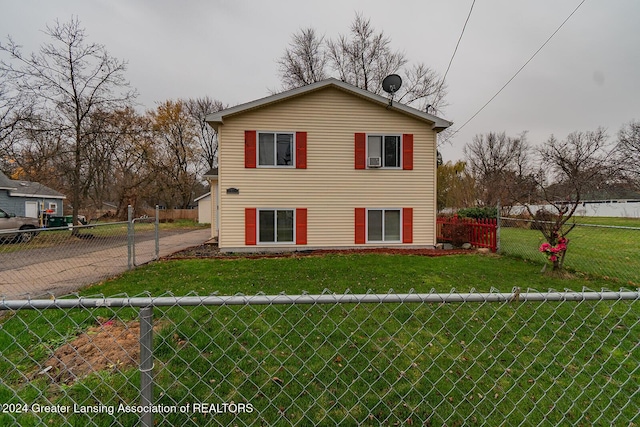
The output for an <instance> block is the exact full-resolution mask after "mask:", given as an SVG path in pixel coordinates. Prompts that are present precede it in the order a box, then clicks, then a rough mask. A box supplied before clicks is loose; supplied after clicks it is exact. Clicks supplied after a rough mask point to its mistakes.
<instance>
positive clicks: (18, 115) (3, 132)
mask: <svg viewBox="0 0 640 427" xmlns="http://www.w3.org/2000/svg"><path fill="white" fill-rule="evenodd" d="M0 71H2V70H0ZM32 117H33V109H32V108H31V106H30V105H29V104H27V103H25V102H24V99H23V98H22V97H21V96H20V94H19V93H14V92H13V91H12V88H11V85H10V84H9V77H8V76H7V73H6V72H1V73H0V169H3V167H2V165H3V164H5V165H6V163H7V162H13V161H14V159H13V158H12V156H11V153H10V151H11V150H10V149H11V147H12V146H13V144H14V141H15V138H14V137H15V136H16V134H17V133H18V130H19V128H20V125H21V124H23V123H24V122H26V121H28V120H30V119H31V118H32Z"/></svg>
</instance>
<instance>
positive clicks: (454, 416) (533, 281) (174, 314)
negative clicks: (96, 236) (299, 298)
mask: <svg viewBox="0 0 640 427" xmlns="http://www.w3.org/2000/svg"><path fill="white" fill-rule="evenodd" d="M539 269H540V266H539V265H537V264H535V263H530V262H526V261H522V260H517V259H510V258H506V257H497V256H481V255H467V256H449V257H440V258H427V257H416V256H400V255H393V256H391V255H373V254H369V255H348V256H347V255H328V256H323V257H294V258H276V259H253V260H251V259H245V258H237V259H224V260H222V259H209V260H182V261H170V262H160V263H154V264H151V265H148V266H145V267H143V268H140V269H137V270H135V271H133V272H130V273H127V274H124V275H122V276H121V277H119V278H116V279H114V280H111V281H108V282H106V283H103V284H101V285H99V286H95V287H92V288H90V289H87V290H85V291H84V292H83V295H85V296H91V295H109V296H114V295H123V294H126V295H129V296H134V295H140V294H145V295H147V294H150V295H155V296H160V295H166V294H167V293H172V294H175V295H185V294H188V293H197V294H199V295H208V294H211V293H213V292H218V293H219V294H220V295H234V294H238V293H242V294H246V295H256V294H258V293H265V294H270V295H273V294H278V293H281V292H284V293H286V294H289V295H295V294H300V293H303V292H308V293H311V294H318V293H327V292H335V293H344V292H351V293H365V292H369V291H372V292H377V293H387V292H389V290H390V289H393V291H392V292H396V293H404V292H410V291H412V290H413V291H415V292H434V291H435V292H450V291H451V290H452V289H453V288H456V289H457V290H458V291H459V292H466V291H470V290H472V289H474V290H476V291H478V292H487V291H490V290H491V289H494V288H497V289H498V290H500V291H504V292H509V291H511V289H512V288H513V287H521V288H523V289H527V288H534V289H538V290H541V291H542V290H547V289H549V288H553V289H560V290H562V289H565V288H568V289H574V290H581V289H582V288H583V287H588V288H591V289H600V288H603V287H605V288H607V287H612V285H615V283H614V282H611V281H608V280H605V279H603V278H588V277H584V276H580V275H574V276H567V277H564V278H558V277H549V276H546V275H541V274H539ZM113 318H117V319H119V321H123V322H129V321H134V320H135V319H136V318H137V311H136V310H133V309H109V308H103V309H99V310H73V311H65V312H63V311H60V310H50V311H47V312H44V313H36V312H28V311H23V312H19V313H13V314H12V315H11V316H9V317H8V318H6V319H5V320H4V321H3V323H2V328H1V329H0V348H2V350H3V351H2V357H1V358H0V369H1V370H2V371H3V373H4V375H3V379H2V386H0V402H7V403H18V402H23V403H26V404H29V405H32V404H34V403H41V404H59V405H72V402H73V401H75V402H78V403H79V404H80V405H106V406H109V405H118V404H119V403H121V402H124V403H125V404H131V405H135V404H137V402H138V400H139V397H138V389H139V386H140V383H139V373H138V372H137V370H136V369H135V368H133V367H132V368H127V367H118V366H117V363H114V366H113V367H111V368H110V369H106V370H103V371H100V372H96V373H93V374H91V375H89V376H87V377H84V378H82V379H80V380H78V381H75V382H67V383H60V382H55V381H51V380H50V379H48V377H47V376H46V375H38V372H39V371H40V370H41V369H42V363H43V362H44V361H45V360H46V359H47V358H48V357H49V355H50V354H51V353H52V351H53V350H55V349H56V348H58V347H59V346H60V345H62V344H63V343H65V342H69V341H70V340H72V339H73V338H75V337H76V336H77V335H78V333H79V332H81V331H87V330H90V329H89V328H91V327H96V326H99V325H100V322H104V319H113ZM154 318H155V322H156V323H155V325H156V328H157V330H156V333H155V335H156V336H155V342H154V353H155V357H156V361H155V370H154V372H155V377H156V381H157V383H156V389H155V390H156V392H155V396H156V400H157V403H159V404H164V405H169V406H171V405H176V406H181V405H185V404H187V403H194V402H208V403H224V402H236V403H242V402H246V403H250V404H252V405H253V407H254V408H255V410H254V412H253V413H246V414H238V415H235V416H234V415H230V414H217V415H211V414H209V415H204V414H201V413H195V412H192V413H189V414H186V415H184V414H170V415H167V416H166V417H165V416H159V415H157V416H156V420H158V421H159V422H160V424H161V425H198V426H200V425H230V424H240V425H243V424H251V425H338V424H342V425H432V426H440V425H449V426H452V425H566V424H572V425H625V426H628V425H635V424H637V423H638V422H639V421H640V420H639V415H638V405H637V401H634V400H633V398H634V396H636V395H637V391H638V389H639V384H640V373H639V372H638V366H639V365H640V355H639V354H638V352H639V350H638V342H637V339H638V336H639V335H640V325H639V324H638V319H639V318H640V307H638V304H637V302H636V303H632V302H622V301H619V302H604V301H600V302H594V303H518V302H514V303H484V304H480V303H466V304H384V305H383V304H371V305H357V304H347V305H341V306H338V305H309V306H248V305H245V306H227V307H215V308H214V307H171V308H162V309H160V308H156V309H155V311H154ZM14 392H16V393H17V394H18V396H19V399H20V400H17V399H16V397H15V396H14ZM48 402H49V403H48ZM14 416H15V415H9V414H0V424H1V425H9V424H11V423H13V419H14V418H13V417H14ZM39 416H40V418H38V417H36V416H34V415H33V414H25V415H19V416H17V417H16V418H17V420H18V423H19V424H20V425H41V424H47V425H48V424H58V425H59V424H61V420H66V421H68V423H69V425H91V424H90V423H95V425H100V426H110V425H112V423H113V422H114V420H117V422H119V423H120V424H121V425H133V424H135V420H136V418H137V416H136V415H133V414H123V413H116V414H114V415H113V416H112V415H109V414H94V415H91V416H87V415H84V414H72V415H60V414H39ZM634 423H635V424H634Z"/></svg>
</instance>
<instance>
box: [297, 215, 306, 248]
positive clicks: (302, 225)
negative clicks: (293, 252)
mask: <svg viewBox="0 0 640 427" xmlns="http://www.w3.org/2000/svg"><path fill="white" fill-rule="evenodd" d="M306 244H307V209H306V208H298V209H296V245H306Z"/></svg>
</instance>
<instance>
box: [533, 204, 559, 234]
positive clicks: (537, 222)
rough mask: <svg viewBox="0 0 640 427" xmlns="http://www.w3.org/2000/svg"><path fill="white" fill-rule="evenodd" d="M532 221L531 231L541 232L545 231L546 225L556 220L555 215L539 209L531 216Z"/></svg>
mask: <svg viewBox="0 0 640 427" xmlns="http://www.w3.org/2000/svg"><path fill="white" fill-rule="evenodd" d="M533 219H534V221H533V222H532V223H531V229H532V230H538V231H542V230H544V229H545V226H547V224H546V223H548V222H551V221H554V220H555V219H556V215H555V214H554V213H552V212H549V211H548V210H546V209H539V210H538V211H537V212H536V213H535V214H534V215H533Z"/></svg>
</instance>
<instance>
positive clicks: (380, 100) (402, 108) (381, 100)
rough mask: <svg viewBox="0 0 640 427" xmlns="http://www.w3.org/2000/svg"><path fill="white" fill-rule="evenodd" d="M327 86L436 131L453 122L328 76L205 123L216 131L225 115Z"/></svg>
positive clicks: (226, 113) (227, 113)
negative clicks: (408, 116)
mask: <svg viewBox="0 0 640 427" xmlns="http://www.w3.org/2000/svg"><path fill="white" fill-rule="evenodd" d="M328 86H333V87H336V88H338V89H341V90H344V91H346V92H350V93H352V94H355V95H359V96H361V97H363V98H365V99H367V100H369V101H371V102H374V103H377V104H379V105H381V106H387V108H389V109H392V110H397V111H399V112H402V113H404V114H407V115H410V116H413V117H415V118H418V119H420V120H422V121H425V122H428V123H431V125H432V129H433V130H435V131H436V132H441V131H443V130H444V129H446V128H448V127H449V126H451V125H452V124H453V123H452V122H450V121H448V120H444V119H441V118H440V117H437V116H433V115H431V114H429V113H426V112H422V111H420V110H417V109H415V108H413V107H409V106H407V105H404V104H400V103H395V104H394V103H391V104H390V103H389V100H388V99H387V98H385V97H383V96H380V95H377V94H375V93H373V92H369V91H368V90H365V89H360V88H359V87H356V86H353V85H351V84H348V83H345V82H343V81H340V80H338V79H335V78H330V79H327V80H322V81H319V82H315V83H311V84H309V85H306V86H301V87H298V88H295V89H291V90H287V91H285V92H280V93H277V94H275V95H271V96H267V97H264V98H260V99H257V100H254V101H251V102H247V103H244V104H240V105H236V106H235V107H231V108H227V109H226V110H222V111H218V112H216V113H212V114H209V115H207V116H206V118H205V121H206V122H207V123H209V125H210V126H211V127H213V128H214V129H215V130H216V132H217V131H218V127H219V126H220V125H222V124H224V119H225V117H228V116H231V115H234V114H240V113H244V112H247V111H250V110H253V109H257V108H262V107H265V106H267V105H270V104H273V103H276V102H280V101H283V100H285V99H289V98H293V97H296V96H300V95H302V94H305V93H309V92H313V91H316V90H319V89H322V88H325V87H328Z"/></svg>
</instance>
